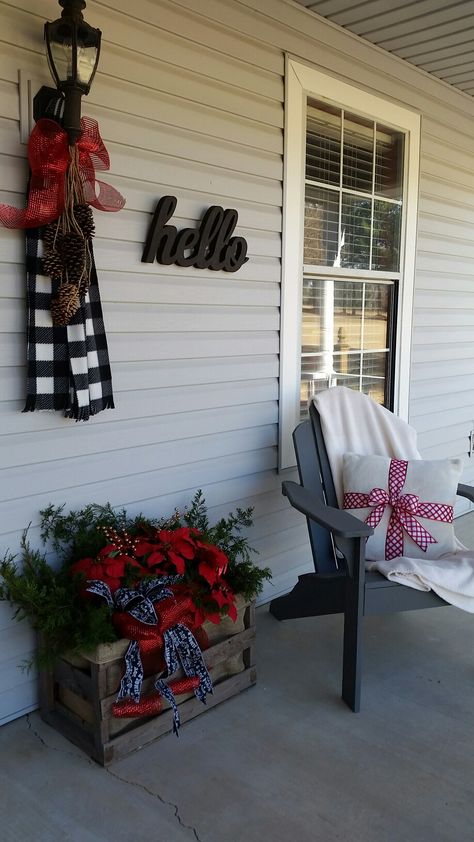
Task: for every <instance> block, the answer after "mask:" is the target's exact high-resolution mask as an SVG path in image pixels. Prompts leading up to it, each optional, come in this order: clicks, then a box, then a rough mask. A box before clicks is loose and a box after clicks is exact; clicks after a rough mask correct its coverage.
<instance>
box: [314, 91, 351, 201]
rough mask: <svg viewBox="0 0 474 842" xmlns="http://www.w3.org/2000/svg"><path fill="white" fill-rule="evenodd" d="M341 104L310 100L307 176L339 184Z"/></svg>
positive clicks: (326, 182) (327, 182) (323, 182)
mask: <svg viewBox="0 0 474 842" xmlns="http://www.w3.org/2000/svg"><path fill="white" fill-rule="evenodd" d="M341 126H342V117H341V110H340V108H332V107H331V106H329V105H325V104H324V103H315V102H314V101H313V100H308V111H307V130H306V178H307V179H311V180H312V181H318V182H320V183H321V184H334V185H336V186H339V182H340V177H341V176H340V170H341Z"/></svg>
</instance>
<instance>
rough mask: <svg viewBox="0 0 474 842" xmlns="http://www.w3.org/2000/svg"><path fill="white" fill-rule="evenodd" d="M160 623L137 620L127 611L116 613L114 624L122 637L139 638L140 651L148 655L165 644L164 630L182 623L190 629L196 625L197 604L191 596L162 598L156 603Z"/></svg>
mask: <svg viewBox="0 0 474 842" xmlns="http://www.w3.org/2000/svg"><path fill="white" fill-rule="evenodd" d="M156 606H157V614H158V623H156V624H155V625H154V626H150V625H148V624H147V623H142V622H140V620H136V619H135V617H132V616H131V614H127V613H126V612H125V611H116V612H115V613H114V617H113V620H114V626H115V628H116V629H117V631H118V633H119V634H120V635H121V636H122V637H128V639H129V640H138V643H139V646H140V653H141V654H142V655H147V654H148V653H150V652H153V651H154V650H156V648H157V646H162V645H163V632H164V631H166V630H167V629H170V628H171V626H175V625H176V624H177V623H182V624H183V625H184V626H187V627H188V628H189V629H191V630H193V627H194V613H195V610H196V609H195V606H194V602H193V601H192V599H191V597H189V596H186V597H182V598H180V599H179V600H177V599H176V598H175V597H174V596H172V597H167V599H162V600H161V601H160V602H157V603H156Z"/></svg>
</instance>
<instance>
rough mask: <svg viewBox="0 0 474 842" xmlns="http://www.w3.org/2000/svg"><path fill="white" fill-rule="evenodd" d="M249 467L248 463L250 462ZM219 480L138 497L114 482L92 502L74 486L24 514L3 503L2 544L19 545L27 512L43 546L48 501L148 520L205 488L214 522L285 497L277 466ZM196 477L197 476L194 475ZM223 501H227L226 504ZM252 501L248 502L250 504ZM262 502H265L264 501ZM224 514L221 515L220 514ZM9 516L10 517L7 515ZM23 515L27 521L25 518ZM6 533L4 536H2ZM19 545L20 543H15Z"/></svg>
mask: <svg viewBox="0 0 474 842" xmlns="http://www.w3.org/2000/svg"><path fill="white" fill-rule="evenodd" d="M246 464H247V463H246ZM232 474H233V475H232V476H229V477H224V478H221V479H218V480H216V481H215V482H206V483H203V482H199V478H197V481H196V482H195V483H194V484H193V482H192V481H191V482H188V478H187V477H186V475H185V474H183V483H182V485H181V487H177V488H173V489H171V488H170V489H166V487H164V488H162V487H161V486H160V487H157V486H156V485H155V487H154V488H153V489H152V492H151V493H150V494H149V495H148V497H145V498H144V497H143V496H141V495H138V496H137V497H134V495H133V491H134V489H133V487H132V489H130V488H129V486H128V484H126V483H112V484H111V485H110V484H109V485H108V486H107V487H106V488H104V489H102V490H101V493H100V494H99V490H98V489H97V488H96V487H95V486H94V491H93V492H92V496H90V497H89V498H88V499H85V498H84V489H82V488H81V489H77V488H75V487H71V488H69V489H60V490H59V491H58V492H55V494H54V496H53V495H50V496H48V498H47V499H43V500H38V498H37V497H32V498H30V499H28V500H25V505H24V510H23V512H22V511H21V510H20V508H19V507H18V505H17V506H16V508H15V506H14V505H12V504H10V503H7V504H5V505H2V504H0V514H1V515H2V517H1V519H0V523H2V524H7V525H8V529H7V530H5V531H3V537H2V543H3V545H4V546H5V547H10V548H11V547H14V546H18V541H19V538H20V536H21V532H22V530H23V529H24V528H25V520H24V516H25V513H26V517H27V522H28V523H30V522H31V527H30V528H29V531H28V534H29V536H30V537H31V542H32V546H34V547H39V546H40V539H39V511H40V509H41V508H43V507H44V506H45V505H47V503H48V502H51V503H53V505H58V506H61V505H64V504H66V510H67V511H69V510H72V509H78V508H80V507H81V506H84V505H85V504H87V503H90V502H91V501H92V502H96V503H100V504H101V505H103V504H104V503H105V502H109V503H110V504H111V505H112V506H114V507H115V508H117V509H121V508H124V507H125V508H127V510H128V511H129V513H130V515H131V516H133V515H138V514H144V515H145V516H148V517H158V518H159V517H168V516H169V514H170V512H173V511H174V510H175V509H179V510H180V511H182V510H183V508H184V507H185V506H187V505H188V504H189V502H190V500H191V498H192V497H193V496H194V494H195V493H196V491H197V490H198V489H199V488H201V489H203V490H204V496H205V499H206V503H207V505H208V508H209V513H210V515H211V514H213V517H214V520H217V518H218V517H222V515H226V514H227V513H228V512H229V511H230V510H231V509H235V508H236V507H237V506H238V505H240V506H241V508H245V507H246V506H248V505H254V506H255V505H257V501H259V502H258V505H259V506H260V507H261V510H262V511H266V510H267V509H265V502H264V501H265V499H266V498H267V496H268V495H270V499H275V491H276V489H277V488H278V491H279V493H280V494H281V485H280V483H279V482H278V481H277V477H276V472H275V470H274V467H272V468H271V469H269V470H264V471H259V472H258V473H254V472H252V468H250V473H249V472H248V473H247V474H245V473H242V474H239V473H237V474H235V475H234V473H233V472H232ZM193 478H194V475H193ZM223 501H227V502H226V503H225V505H224V502H223ZM247 501H248V502H247ZM260 501H262V502H260ZM219 512H220V514H219ZM7 514H8V516H7ZM22 515H23V518H22ZM0 534H2V533H0ZM15 542H16V544H15Z"/></svg>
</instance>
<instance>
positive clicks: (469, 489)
mask: <svg viewBox="0 0 474 842" xmlns="http://www.w3.org/2000/svg"><path fill="white" fill-rule="evenodd" d="M457 493H458V495H459V497H466V498H467V499H468V500H470V501H471V503H474V486H472V485H464V484H463V483H460V484H459V485H458V490H457Z"/></svg>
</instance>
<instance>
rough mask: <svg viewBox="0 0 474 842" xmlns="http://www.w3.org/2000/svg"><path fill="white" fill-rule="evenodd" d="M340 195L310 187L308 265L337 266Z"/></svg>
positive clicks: (306, 239)
mask: <svg viewBox="0 0 474 842" xmlns="http://www.w3.org/2000/svg"><path fill="white" fill-rule="evenodd" d="M338 236H339V194H338V193H334V192H333V191H332V190H326V189H324V188H323V187H311V186H310V185H307V186H306V196H305V215H304V262H305V263H313V264H316V265H319V266H334V261H335V259H336V256H337V253H338Z"/></svg>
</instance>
